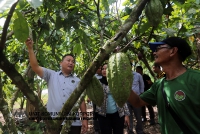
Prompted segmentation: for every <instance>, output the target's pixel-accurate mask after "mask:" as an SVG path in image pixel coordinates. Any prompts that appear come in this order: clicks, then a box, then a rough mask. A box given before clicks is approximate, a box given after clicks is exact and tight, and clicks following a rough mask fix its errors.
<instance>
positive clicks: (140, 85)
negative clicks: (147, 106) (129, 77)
mask: <svg viewBox="0 0 200 134" xmlns="http://www.w3.org/2000/svg"><path fill="white" fill-rule="evenodd" d="M131 66H132V63H131ZM132 90H133V91H135V93H136V94H137V95H140V94H142V93H143V92H144V82H143V78H142V75H140V74H139V73H137V72H134V71H133V84H132ZM127 105H128V108H129V111H130V116H129V119H130V126H129V130H128V134H133V133H134V132H133V112H134V115H135V118H136V120H137V124H136V127H135V130H136V132H137V134H143V133H144V132H143V124H142V117H141V107H134V106H132V105H131V104H130V103H129V102H127Z"/></svg>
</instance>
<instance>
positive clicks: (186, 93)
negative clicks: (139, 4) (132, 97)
mask: <svg viewBox="0 0 200 134" xmlns="http://www.w3.org/2000/svg"><path fill="white" fill-rule="evenodd" d="M163 79H164V78H162V79H160V80H157V81H156V82H155V83H154V84H153V85H152V87H151V88H150V89H149V90H147V91H146V92H144V93H143V94H141V96H140V97H141V99H142V100H144V101H145V102H147V103H149V104H151V105H157V107H158V116H159V123H160V125H161V132H162V134H183V132H182V131H181V130H180V128H179V126H178V125H177V124H176V122H175V121H174V119H173V117H172V116H171V114H170V113H169V111H168V109H167V108H166V107H165V102H164V98H163V95H162V89H161V82H162V80H163ZM164 90H165V92H166V96H167V100H168V102H169V103H170V106H171V107H172V109H173V110H174V111H175V112H176V114H177V116H179V118H181V119H182V121H183V122H184V123H185V124H186V126H188V128H189V129H190V131H191V132H192V133H193V134H200V71H196V70H191V69H187V71H186V72H185V73H183V74H182V75H180V76H178V77H177V78H175V79H173V80H164Z"/></svg>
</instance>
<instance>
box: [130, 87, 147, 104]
mask: <svg viewBox="0 0 200 134" xmlns="http://www.w3.org/2000/svg"><path fill="white" fill-rule="evenodd" d="M128 102H129V103H130V104H131V105H132V106H134V107H141V106H145V105H147V103H146V102H145V101H143V100H142V99H141V98H140V97H139V96H138V95H137V94H136V93H135V92H134V91H133V90H131V93H130V96H129V98H128Z"/></svg>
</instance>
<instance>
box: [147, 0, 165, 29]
mask: <svg viewBox="0 0 200 134" xmlns="http://www.w3.org/2000/svg"><path fill="white" fill-rule="evenodd" d="M145 15H146V17H147V19H148V21H149V23H150V24H151V25H152V26H154V27H157V26H158V24H159V23H160V22H161V20H162V15H163V5H162V3H161V1H160V0H150V1H149V2H148V3H147V5H146V6H145Z"/></svg>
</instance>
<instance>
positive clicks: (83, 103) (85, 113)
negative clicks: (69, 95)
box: [80, 101, 87, 117]
mask: <svg viewBox="0 0 200 134" xmlns="http://www.w3.org/2000/svg"><path fill="white" fill-rule="evenodd" d="M80 110H81V112H82V113H83V117H87V110H86V104H85V101H83V102H82V103H81V106H80Z"/></svg>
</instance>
